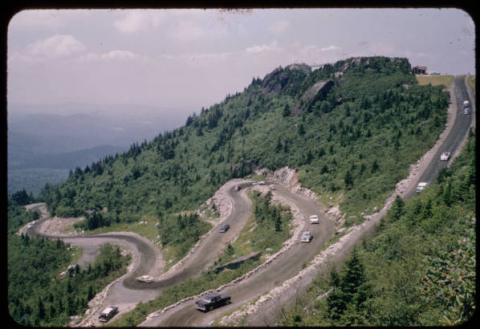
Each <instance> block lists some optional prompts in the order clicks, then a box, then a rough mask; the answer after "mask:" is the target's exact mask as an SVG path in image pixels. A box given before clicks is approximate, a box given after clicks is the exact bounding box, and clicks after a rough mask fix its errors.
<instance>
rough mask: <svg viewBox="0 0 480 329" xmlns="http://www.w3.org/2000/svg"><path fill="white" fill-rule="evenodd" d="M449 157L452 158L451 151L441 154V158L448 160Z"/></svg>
mask: <svg viewBox="0 0 480 329" xmlns="http://www.w3.org/2000/svg"><path fill="white" fill-rule="evenodd" d="M448 159H450V152H443V153H442V155H440V160H442V161H448Z"/></svg>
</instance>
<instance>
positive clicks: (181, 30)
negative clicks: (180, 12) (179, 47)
mask: <svg viewBox="0 0 480 329" xmlns="http://www.w3.org/2000/svg"><path fill="white" fill-rule="evenodd" d="M168 36H169V37H170V38H173V39H176V40H180V41H193V40H196V39H202V38H205V37H206V36H207V33H206V31H205V30H204V29H203V28H202V27H200V26H199V25H196V24H194V23H193V22H192V21H190V20H182V21H180V22H178V26H177V27H175V29H171V30H170V32H169V34H168Z"/></svg>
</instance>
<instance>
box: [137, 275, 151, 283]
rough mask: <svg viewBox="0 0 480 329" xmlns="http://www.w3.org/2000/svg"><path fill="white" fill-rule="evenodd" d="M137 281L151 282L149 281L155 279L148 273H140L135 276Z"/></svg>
mask: <svg viewBox="0 0 480 329" xmlns="http://www.w3.org/2000/svg"><path fill="white" fill-rule="evenodd" d="M137 281H138V282H145V283H151V282H153V281H155V279H154V278H153V277H152V276H150V275H142V276H139V277H138V278H137Z"/></svg>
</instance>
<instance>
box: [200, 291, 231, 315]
mask: <svg viewBox="0 0 480 329" xmlns="http://www.w3.org/2000/svg"><path fill="white" fill-rule="evenodd" d="M231 302H232V298H231V297H230V296H227V295H220V294H217V293H211V294H208V295H205V296H204V297H203V298H202V299H200V300H197V301H196V302H195V308H196V309H197V310H200V311H204V312H208V311H211V310H213V309H214V308H217V307H220V306H224V305H227V304H230V303H231Z"/></svg>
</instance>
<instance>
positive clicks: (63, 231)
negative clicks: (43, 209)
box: [39, 216, 85, 237]
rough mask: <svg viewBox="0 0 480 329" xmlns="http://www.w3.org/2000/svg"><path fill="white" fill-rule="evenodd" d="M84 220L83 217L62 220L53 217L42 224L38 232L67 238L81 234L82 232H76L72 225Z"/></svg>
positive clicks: (61, 218)
mask: <svg viewBox="0 0 480 329" xmlns="http://www.w3.org/2000/svg"><path fill="white" fill-rule="evenodd" d="M82 220H85V217H70V218H63V217H57V216H54V217H53V218H51V219H48V220H46V221H44V222H43V223H42V225H41V226H40V228H39V232H40V233H41V234H45V235H54V236H58V237H69V236H77V235H80V234H83V231H81V230H76V229H75V228H74V227H73V225H74V224H75V223H78V222H81V221H82Z"/></svg>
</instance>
